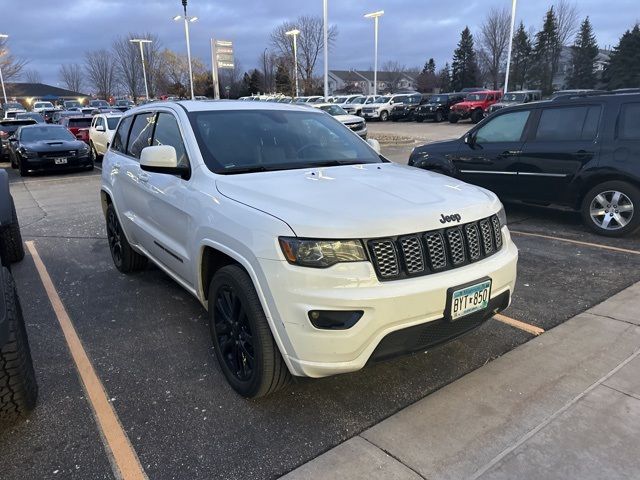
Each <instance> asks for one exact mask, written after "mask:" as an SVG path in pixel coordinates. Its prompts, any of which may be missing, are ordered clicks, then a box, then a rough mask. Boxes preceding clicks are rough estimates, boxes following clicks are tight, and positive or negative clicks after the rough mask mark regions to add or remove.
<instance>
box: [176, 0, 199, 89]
mask: <svg viewBox="0 0 640 480" xmlns="http://www.w3.org/2000/svg"><path fill="white" fill-rule="evenodd" d="M187 2H188V0H182V7H183V8H184V15H176V16H175V17H173V19H174V20H175V21H178V20H182V19H184V36H185V38H186V40H187V61H188V62H189V83H190V85H191V100H195V94H194V93H193V69H192V68H191V43H190V41H189V24H190V23H193V22H195V21H196V20H198V17H190V16H188V15H187Z"/></svg>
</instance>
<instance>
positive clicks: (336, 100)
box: [334, 97, 347, 103]
mask: <svg viewBox="0 0 640 480" xmlns="http://www.w3.org/2000/svg"><path fill="white" fill-rule="evenodd" d="M346 102H347V97H338V98H336V99H335V100H334V103H346Z"/></svg>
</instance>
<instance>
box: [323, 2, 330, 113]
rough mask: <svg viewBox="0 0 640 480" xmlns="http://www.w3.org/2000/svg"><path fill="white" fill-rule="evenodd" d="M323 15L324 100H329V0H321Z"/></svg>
mask: <svg viewBox="0 0 640 480" xmlns="http://www.w3.org/2000/svg"><path fill="white" fill-rule="evenodd" d="M322 7H323V8H322V11H323V17H324V29H323V30H324V101H325V102H327V101H329V0H323V6H322Z"/></svg>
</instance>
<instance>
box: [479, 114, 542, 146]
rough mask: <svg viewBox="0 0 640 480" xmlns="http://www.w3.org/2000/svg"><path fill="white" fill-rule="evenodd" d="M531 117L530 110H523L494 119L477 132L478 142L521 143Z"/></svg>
mask: <svg viewBox="0 0 640 480" xmlns="http://www.w3.org/2000/svg"><path fill="white" fill-rule="evenodd" d="M529 115H531V111H530V110H523V111H519V112H512V113H505V114H503V115H498V116H497V117H494V118H493V120H491V121H489V122H487V123H486V124H485V125H484V126H483V127H481V128H480V129H479V130H478V131H477V132H476V142H477V143H480V144H482V143H498V142H519V141H520V139H521V138H522V133H523V132H524V127H525V125H526V124H527V120H528V119H529Z"/></svg>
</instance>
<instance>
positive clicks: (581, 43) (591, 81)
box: [568, 17, 598, 88]
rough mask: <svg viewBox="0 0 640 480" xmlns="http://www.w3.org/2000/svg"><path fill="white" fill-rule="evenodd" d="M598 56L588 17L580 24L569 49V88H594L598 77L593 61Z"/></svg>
mask: <svg viewBox="0 0 640 480" xmlns="http://www.w3.org/2000/svg"><path fill="white" fill-rule="evenodd" d="M597 56H598V44H597V43H596V37H595V35H594V34H593V28H591V22H590V21H589V17H587V18H585V19H584V21H583V22H582V25H581V26H580V32H579V33H578V36H577V37H576V42H575V43H574V45H573V48H572V50H571V66H570V69H571V70H570V72H571V73H570V74H569V80H568V87H569V88H594V87H595V86H596V83H597V81H598V79H597V78H596V73H595V71H594V63H595V61H596V57H597Z"/></svg>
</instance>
